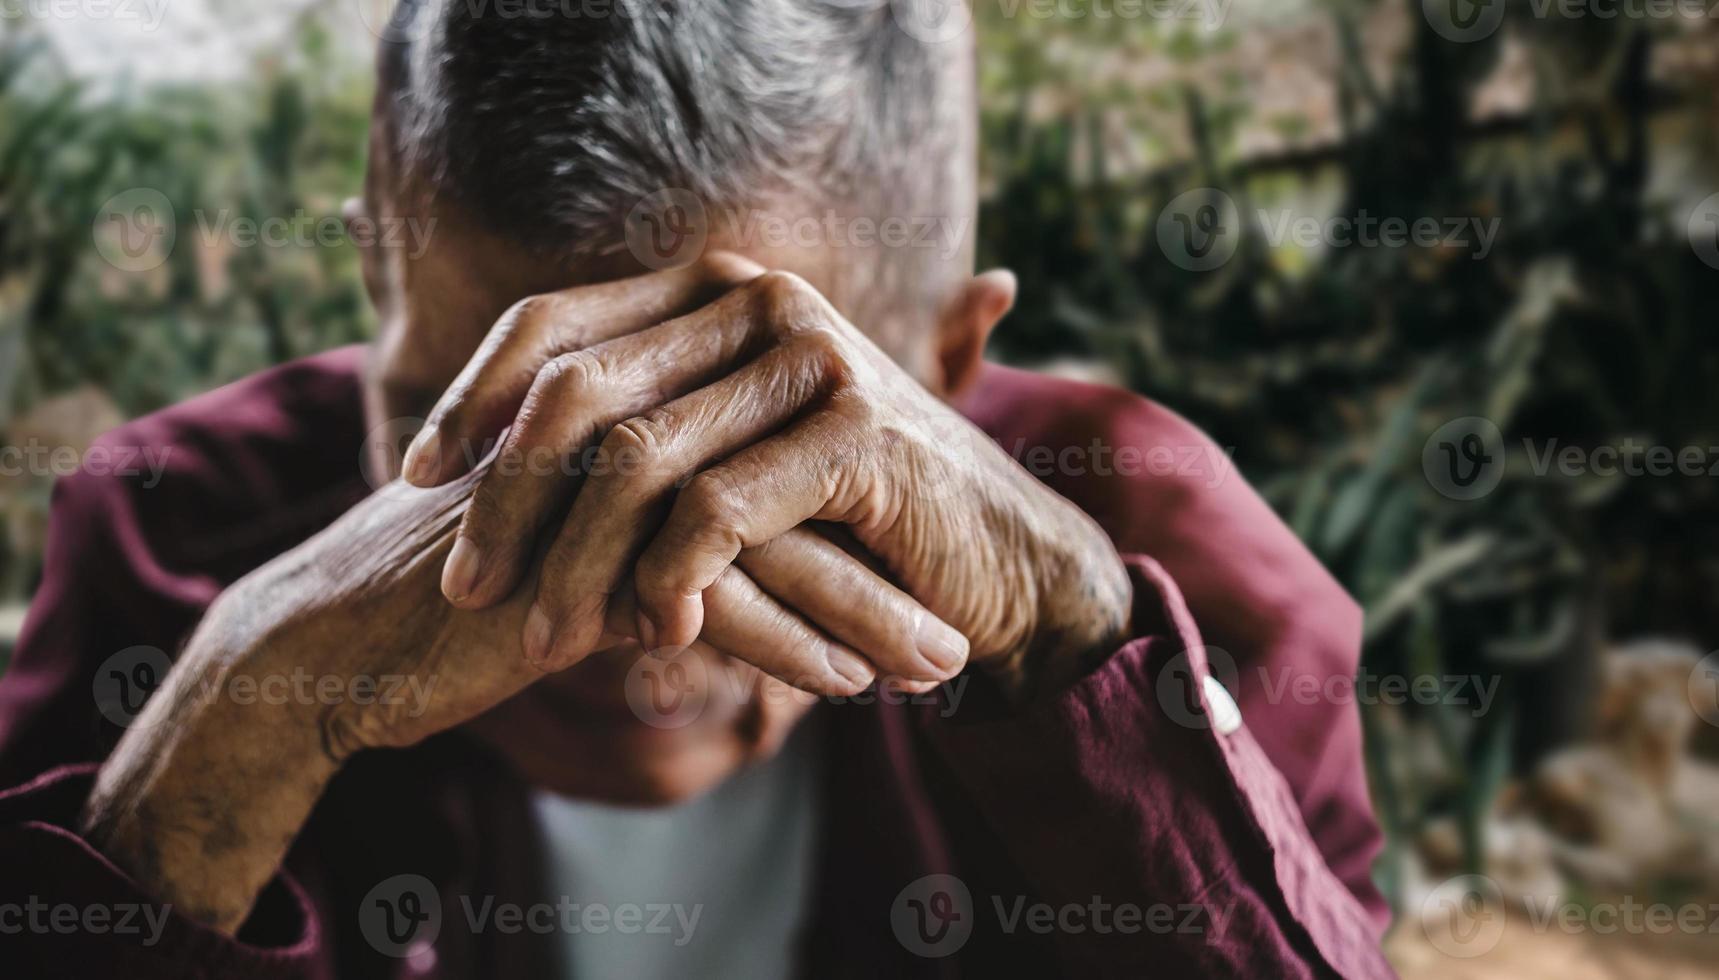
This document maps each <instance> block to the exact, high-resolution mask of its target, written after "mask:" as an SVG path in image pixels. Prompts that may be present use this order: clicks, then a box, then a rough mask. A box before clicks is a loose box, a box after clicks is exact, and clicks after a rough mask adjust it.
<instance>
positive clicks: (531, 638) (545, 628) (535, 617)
mask: <svg viewBox="0 0 1719 980" xmlns="http://www.w3.org/2000/svg"><path fill="white" fill-rule="evenodd" d="M554 632H555V629H554V625H553V624H551V623H550V622H549V614H548V613H545V612H544V611H543V608H542V607H541V606H537V605H533V606H532V607H531V612H530V613H529V614H528V615H527V616H526V617H525V659H527V660H529V661H531V662H532V663H534V664H540V663H542V662H543V661H545V660H547V659H549V643H550V641H551V640H552V639H554V635H553V634H554Z"/></svg>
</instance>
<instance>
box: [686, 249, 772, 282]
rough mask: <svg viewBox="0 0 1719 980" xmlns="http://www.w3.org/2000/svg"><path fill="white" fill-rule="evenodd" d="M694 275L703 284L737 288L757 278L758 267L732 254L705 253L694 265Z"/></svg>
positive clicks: (719, 252) (720, 252)
mask: <svg viewBox="0 0 1719 980" xmlns="http://www.w3.org/2000/svg"><path fill="white" fill-rule="evenodd" d="M693 271H694V273H695V274H696V275H697V277H698V278H699V279H700V280H701V281H704V282H709V283H715V284H718V285H726V286H739V285H741V284H743V283H746V282H749V281H751V280H752V279H754V278H757V276H758V265H757V264H756V263H754V262H753V261H752V260H750V259H745V258H741V257H740V256H738V255H736V254H734V253H733V252H723V251H715V252H706V253H704V255H702V256H700V257H699V259H698V261H697V262H696V263H695V264H694V270H693Z"/></svg>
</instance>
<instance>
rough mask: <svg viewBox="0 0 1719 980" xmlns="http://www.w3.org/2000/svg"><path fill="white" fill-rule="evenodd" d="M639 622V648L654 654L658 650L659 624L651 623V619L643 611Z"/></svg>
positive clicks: (640, 612)
mask: <svg viewBox="0 0 1719 980" xmlns="http://www.w3.org/2000/svg"><path fill="white" fill-rule="evenodd" d="M638 620H639V621H638V630H639V646H642V647H644V648H645V650H646V651H647V652H654V651H655V650H656V648H657V624H655V623H653V622H651V617H649V616H647V615H645V614H644V611H643V610H640V611H639V616H638Z"/></svg>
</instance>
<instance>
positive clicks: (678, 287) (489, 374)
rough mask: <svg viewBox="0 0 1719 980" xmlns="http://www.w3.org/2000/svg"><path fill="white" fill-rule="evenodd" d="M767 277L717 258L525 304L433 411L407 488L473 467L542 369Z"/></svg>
mask: <svg viewBox="0 0 1719 980" xmlns="http://www.w3.org/2000/svg"><path fill="white" fill-rule="evenodd" d="M763 271H764V268H763V267H762V266H760V265H758V264H756V263H754V262H752V261H751V260H749V259H743V258H741V257H739V256H736V255H732V254H730V253H713V254H712V255H711V256H708V257H707V258H706V259H705V260H704V261H701V262H697V263H694V264H692V265H689V266H685V267H683V268H680V269H672V270H667V271H664V272H658V273H651V274H648V275H643V276H637V277H634V278H631V279H622V280H618V281H615V282H605V283H597V284H593V285H585V286H575V287H573V288H572V289H565V290H562V291H560V292H555V293H545V294H542V295H539V296H531V297H527V298H526V299H523V300H520V301H519V302H518V303H515V304H514V305H513V306H512V307H511V308H509V309H508V311H507V312H506V313H504V314H502V316H501V318H500V319H499V320H497V321H496V324H495V326H494V327H493V328H491V330H490V331H489V333H488V334H487V335H486V336H485V337H484V340H483V343H482V345H481V346H480V347H479V348H478V351H477V353H476V354H474V355H473V356H472V358H471V360H470V361H468V362H467V363H466V366H465V367H464V368H463V369H462V370H461V371H460V373H459V376H458V377H456V378H455V379H454V382H453V384H452V385H450V386H449V387H448V389H447V391H446V392H444V393H443V394H442V397H441V398H440V399H439V400H438V401H437V402H436V406H435V407H434V408H433V409H431V410H430V414H429V417H428V418H427V419H426V420H425V424H424V428H423V430H422V431H420V432H419V433H418V435H417V437H416V438H415V439H413V441H412V445H411V446H410V447H409V448H408V449H407V450H406V456H405V459H404V462H403V465H402V471H403V475H404V477H405V479H406V481H407V482H408V483H411V484H413V485H415V486H421V487H429V486H436V485H438V484H441V483H444V482H446V481H447V480H450V479H452V478H453V477H454V476H456V475H458V474H459V473H461V472H464V471H465V470H467V469H469V468H470V467H471V465H472V463H473V462H474V460H473V459H472V458H471V457H472V456H473V455H474V451H473V447H476V446H479V445H481V443H482V442H483V440H485V439H488V438H490V437H492V436H494V435H495V433H497V432H499V431H500V430H501V428H502V427H503V426H505V425H507V424H508V423H509V422H510V421H512V419H513V417H514V415H515V414H516V413H517V412H518V410H519V408H520V406H521V404H523V402H524V400H525V398H526V395H527V394H528V393H529V392H530V391H531V387H532V383H533V381H534V379H535V378H536V377H537V374H538V372H539V371H540V370H541V369H542V368H543V366H544V365H545V364H547V363H548V362H549V361H550V360H552V359H553V358H555V357H556V356H558V355H560V354H565V353H568V352H570V351H576V350H582V349H584V348H587V347H591V346H594V345H596V344H599V343H602V342H604V341H606V340H611V339H613V338H615V337H620V336H624V335H627V334H631V333H635V332H637V331H639V330H643V329H646V328H647V327H651V326H654V325H656V324H659V323H662V322H663V321H665V320H668V319H671V318H673V317H677V316H681V315H683V314H686V313H688V312H691V311H693V310H696V309H698V308H699V307H702V306H704V305H705V304H706V303H708V302H710V301H711V300H713V299H715V298H716V297H717V296H719V295H720V294H721V293H723V292H726V291H728V290H730V289H732V288H733V287H735V286H737V285H739V284H741V283H743V282H746V281H747V280H749V279H752V278H755V277H757V276H758V275H760V274H761V273H763Z"/></svg>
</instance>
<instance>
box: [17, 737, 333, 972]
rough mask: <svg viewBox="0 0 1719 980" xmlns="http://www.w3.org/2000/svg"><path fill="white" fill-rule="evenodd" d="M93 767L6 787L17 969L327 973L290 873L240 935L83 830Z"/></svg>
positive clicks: (311, 919) (307, 907)
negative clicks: (199, 915) (129, 868)
mask: <svg viewBox="0 0 1719 980" xmlns="http://www.w3.org/2000/svg"><path fill="white" fill-rule="evenodd" d="M95 770H96V767H95V766H94V765H76V766H64V767H61V768H58V769H54V770H51V771H49V772H47V773H44V774H43V775H41V776H40V777H38V778H36V779H34V780H31V781H30V782H28V783H25V784H24V785H22V786H18V787H16V788H13V789H8V790H5V791H0V867H3V868H5V869H6V872H5V874H3V875H0V963H4V964H6V965H7V969H8V971H11V970H13V969H16V970H17V972H16V973H15V974H12V973H9V975H16V976H28V977H44V978H57V977H66V978H73V977H78V978H82V977H128V978H131V980H157V978H160V980H182V978H185V977H199V978H206V980H229V978H231V980H246V978H249V980H327V978H328V977H330V976H331V971H330V968H329V965H328V959H327V956H326V954H325V952H324V948H323V942H322V939H321V936H320V931H319V928H318V925H317V919H316V917H315V915H314V914H313V910H312V907H311V904H310V901H309V899H308V898H307V897H306V895H305V893H304V891H303V890H302V889H301V888H300V887H299V886H298V884H297V883H296V882H294V881H293V880H292V878H291V877H290V876H288V875H287V874H286V873H284V872H283V873H281V874H280V875H277V876H276V878H275V880H274V881H272V882H270V883H269V885H268V886H267V887H266V888H264V890H263V892H262V894H261V896H260V897H259V898H258V900H257V905H256V907H255V909H254V910H253V911H252V913H251V916H250V918H249V919H247V920H246V922H245V925H244V927H243V928H242V929H241V930H240V932H239V936H238V937H237V938H234V937H229V936H227V935H225V934H223V933H221V932H218V931H216V930H214V929H211V928H209V927H207V926H205V925H202V924H201V923H198V922H196V921H194V920H192V919H190V918H188V917H185V916H183V915H180V914H179V912H178V911H176V910H175V909H173V908H172V906H170V905H164V904H162V903H161V902H159V901H157V900H156V899H154V898H153V897H151V896H150V895H149V894H148V893H146V892H145V891H144V889H143V888H142V887H141V886H140V885H138V884H137V883H136V882H135V881H133V880H132V879H131V878H130V877H128V876H127V875H126V874H125V873H124V872H123V871H121V870H119V868H117V867H115V866H114V864H113V863H112V862H111V861H109V860H108V859H107V858H105V857H103V856H102V855H101V853H100V852H98V851H97V850H96V849H95V848H94V847H92V846H90V844H89V842H88V841H86V840H84V839H83V837H81V836H80V835H79V834H78V833H77V832H76V830H75V827H76V825H77V823H76V821H77V815H78V811H79V810H80V809H81V807H82V805H83V801H84V800H85V799H86V798H87V797H88V795H89V792H90V788H91V785H92V784H93V783H94V779H95Z"/></svg>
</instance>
